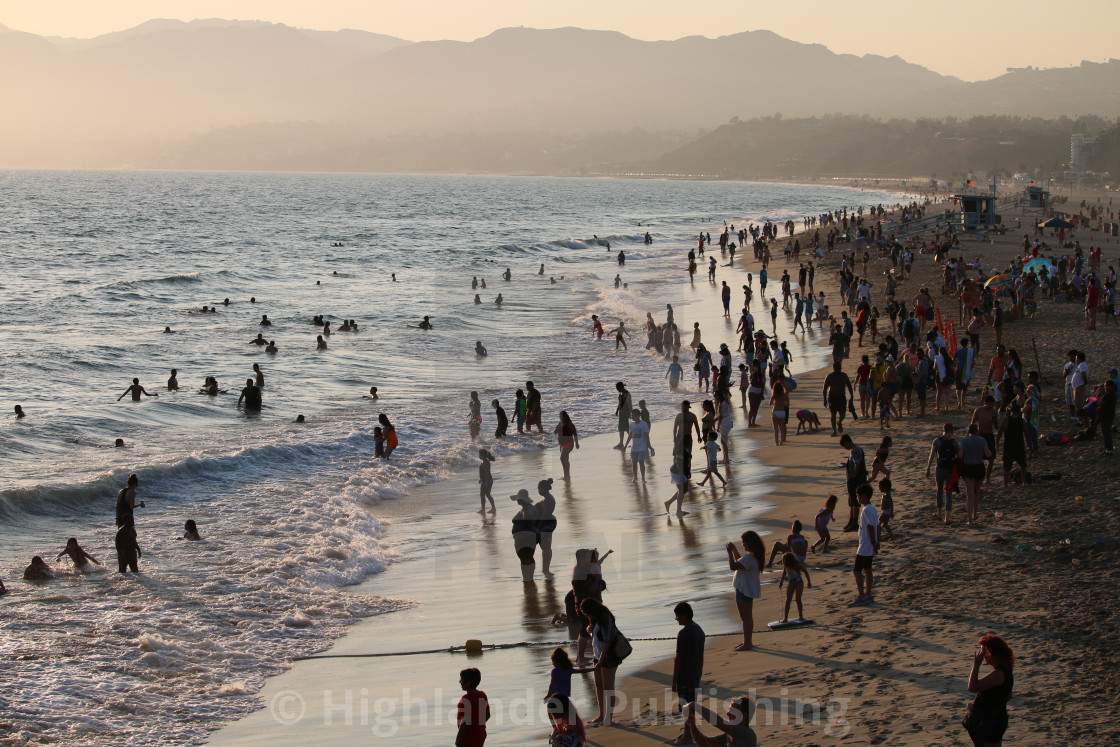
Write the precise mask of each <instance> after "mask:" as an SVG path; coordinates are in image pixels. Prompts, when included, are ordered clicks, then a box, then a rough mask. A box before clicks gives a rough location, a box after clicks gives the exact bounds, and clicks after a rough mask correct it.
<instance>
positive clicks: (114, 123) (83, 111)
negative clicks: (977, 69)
mask: <svg viewBox="0 0 1120 747" xmlns="http://www.w3.org/2000/svg"><path fill="white" fill-rule="evenodd" d="M0 78H2V79H3V80H4V81H5V92H4V99H5V116H4V118H3V119H2V120H0V134H3V137H0V166H121V165H128V164H136V163H139V162H144V163H150V162H151V161H152V159H153V155H152V154H162V155H161V156H160V157H161V158H167V159H171V160H174V161H176V162H181V163H184V164H185V163H187V162H189V160H190V159H189V158H187V157H186V154H187V153H192V152H193V153H201V152H203V151H205V150H206V149H207V148H208V147H209V145H213V142H214V141H213V139H209V140H207V138H209V135H208V133H214V132H228V131H231V128H233V129H237V128H251V127H258V126H260V127H265V126H277V125H280V126H282V125H283V124H284V123H288V122H299V123H303V124H301V125H300V126H299V127H298V128H296V130H297V131H298V132H299V133H302V134H300V135H298V136H297V138H298V137H309V138H312V140H313V141H314V142H311V143H305V144H304V145H305V146H306V148H307V149H308V150H309V151H314V152H319V151H322V150H324V149H325V150H333V151H335V152H341V151H345V150H346V149H348V148H350V147H351V146H352V145H353V143H354V141H355V140H354V136H353V135H352V134H349V135H346V136H343V135H342V134H341V133H358V137H359V139H363V140H370V141H372V140H376V139H379V138H380V139H384V138H390V137H398V138H409V139H413V138H420V139H424V138H429V139H432V140H433V141H435V140H439V139H441V138H444V137H445V136H449V135H450V136H454V137H462V136H467V135H471V134H472V133H478V137H479V138H480V139H483V140H484V139H486V138H489V137H490V136H491V135H495V134H508V135H516V136H522V135H529V134H532V133H551V135H550V136H549V137H552V136H553V135H555V137H556V142H563V141H564V140H565V139H566V138H579V139H582V140H581V141H582V142H590V141H589V140H588V139H587V138H590V137H593V136H595V135H598V134H602V133H619V132H630V131H634V130H636V129H640V130H642V131H645V132H671V133H681V132H686V131H691V132H692V133H694V134H695V135H700V134H702V133H704V132H707V131H710V130H712V129H713V128H716V127H718V126H719V125H720V124H721V123H725V122H727V121H729V120H730V119H732V118H733V117H739V118H742V119H750V118H754V117H759V116H769V115H773V114H776V113H779V112H780V113H781V114H783V115H784V116H785V117H787V118H792V117H798V118H804V117H813V116H820V115H822V114H828V113H833V112H835V113H842V114H843V113H853V114H861V115H862V114H866V115H871V116H875V117H884V118H890V117H897V118H905V117H919V116H949V115H957V116H971V115H973V114H978V113H981V114H982V113H992V112H994V113H1007V114H1015V115H1023V116H1029V115H1036V114H1039V115H1041V114H1046V115H1058V114H1066V115H1070V116H1076V115H1080V114H1100V115H1102V116H1116V115H1118V114H1120V99H1118V97H1120V62H1111V63H1108V64H1104V65H1090V64H1088V63H1086V64H1084V65H1082V66H1080V67H1076V68H1069V69H1063V70H1047V71H1042V70H1028V71H1021V72H1015V73H1009V74H1008V75H1005V76H1001V77H1000V78H997V79H995V80H992V81H984V82H982V83H963V82H961V81H960V80H957V79H955V78H950V77H945V76H942V75H939V74H937V73H935V72H932V71H930V70H927V69H925V68H923V67H921V66H919V65H914V64H911V63H908V62H906V61H905V60H902V59H900V58H898V57H890V58H886V57H880V56H876V55H866V56H863V57H859V56H854V55H838V54H835V53H833V52H831V51H830V50H828V49H827V48H826V47H824V46H822V45H815V44H801V43H798V42H793V41H790V40H788V39H784V38H782V37H780V36H778V35H776V34H774V33H771V32H769V31H749V32H743V33H739V34H732V35H729V36H723V37H720V38H718V39H707V38H703V37H685V38H682V39H677V40H675V41H657V42H647V41H639V40H636V39H631V38H629V37H627V36H625V35H623V34H619V33H616V32H610V31H588V30H584V29H575V28H563V29H549V30H540V29H527V28H510V29H501V30H498V31H495V32H494V33H492V34H490V35H488V36H485V37H483V38H481V39H478V40H475V41H473V42H454V41H438V42H419V43H411V42H408V41H405V40H403V39H396V38H393V37H387V36H383V35H379V34H371V33H367V32H362V31H353V30H343V31H334V32H325V31H309V30H304V29H295V28H291V27H288V26H284V25H282V24H273V23H264V22H259V21H225V20H220V19H209V20H197V21H191V22H182V21H169V20H153V21H149V22H147V23H144V24H141V25H140V26H137V27H135V28H132V29H128V30H126V31H121V32H115V33H112V34H105V35H103V36H99V37H96V38H94V39H62V38H55V37H50V38H47V37H39V36H35V35H32V34H25V33H22V32H18V31H11V30H8V31H5V32H0ZM316 124H318V125H321V127H318V128H317V127H315V126H314V125H316ZM266 129H267V127H266ZM242 131H248V130H244V129H243V130H242ZM269 131H276V130H275V127H273V129H272V130H269ZM313 132H314V133H315V134H314V135H312V134H311V133H313ZM336 137H337V138H341V139H339V140H337V141H333V140H331V138H336ZM534 137H535V136H534ZM674 137H675V135H674ZM192 139H194V140H193V141H192ZM530 140H532V138H528V137H523V138H522V142H529V141H530ZM192 142H194V145H192ZM204 143H209V145H206V146H205V147H203V144H204ZM196 146H197V147H196ZM301 147H303V146H301ZM173 148H180V149H181V150H180V151H179V152H178V153H177V154H176V153H173V152H172V150H171V149H173ZM660 155H662V154H661V153H660V152H658V153H650V154H649V157H650V158H651V159H652V158H656V157H658V156H660ZM157 160H158V159H157ZM536 160H539V159H536ZM494 169H495V170H506V169H504V168H501V167H500V165H499V164H494Z"/></svg>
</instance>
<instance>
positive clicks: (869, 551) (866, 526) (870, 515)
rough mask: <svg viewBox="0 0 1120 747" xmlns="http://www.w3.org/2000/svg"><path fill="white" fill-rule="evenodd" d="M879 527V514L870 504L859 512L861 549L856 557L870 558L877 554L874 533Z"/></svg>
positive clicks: (857, 551)
mask: <svg viewBox="0 0 1120 747" xmlns="http://www.w3.org/2000/svg"><path fill="white" fill-rule="evenodd" d="M878 526H879V512H878V511H876V510H875V507H874V506H872V505H871V504H870V503H868V504H867V505H866V506H864V507H863V510H862V511H860V512H859V547H858V548H856V555H862V556H863V557H865V558H869V557H871V556H873V555H874V554H875V543H874V541H873V540H874V535H872V532H873V531H875V529H876V528H877V527H878Z"/></svg>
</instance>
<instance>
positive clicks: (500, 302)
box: [494, 293, 505, 306]
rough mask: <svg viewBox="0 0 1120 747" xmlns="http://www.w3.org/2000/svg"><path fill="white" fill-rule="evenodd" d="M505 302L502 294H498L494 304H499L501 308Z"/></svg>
mask: <svg viewBox="0 0 1120 747" xmlns="http://www.w3.org/2000/svg"><path fill="white" fill-rule="evenodd" d="M504 300H505V299H503V298H502V294H501V293H499V294H498V297H497V298H495V299H494V303H496V304H498V305H499V306H501V305H502V301H504Z"/></svg>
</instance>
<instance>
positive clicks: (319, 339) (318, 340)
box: [315, 335, 327, 350]
mask: <svg viewBox="0 0 1120 747" xmlns="http://www.w3.org/2000/svg"><path fill="white" fill-rule="evenodd" d="M315 349H316V350H326V349H327V341H326V340H324V339H323V336H322V335H316V336H315Z"/></svg>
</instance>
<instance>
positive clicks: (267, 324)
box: [259, 314, 272, 327]
mask: <svg viewBox="0 0 1120 747" xmlns="http://www.w3.org/2000/svg"><path fill="white" fill-rule="evenodd" d="M259 324H260V326H262V327H271V326H272V322H270V321H268V314H261V320H260V322H259Z"/></svg>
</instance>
